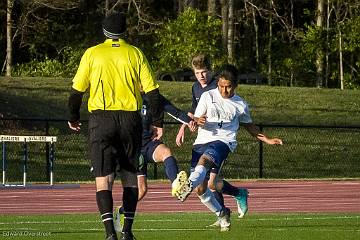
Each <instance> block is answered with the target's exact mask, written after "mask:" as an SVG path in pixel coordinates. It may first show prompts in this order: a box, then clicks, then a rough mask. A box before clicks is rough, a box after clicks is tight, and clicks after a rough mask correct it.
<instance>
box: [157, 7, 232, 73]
mask: <svg viewBox="0 0 360 240" xmlns="http://www.w3.org/2000/svg"><path fill="white" fill-rule="evenodd" d="M156 36H157V39H158V41H157V44H156V45H155V48H156V53H157V55H156V56H155V57H156V59H154V61H153V66H154V67H155V68H156V69H158V70H161V71H168V70H171V71H173V70H176V69H179V68H186V67H189V65H190V59H191V57H192V56H193V55H195V54H196V53H199V52H203V53H207V54H209V56H210V57H211V58H212V59H213V64H214V65H215V66H217V65H220V64H222V63H224V62H225V59H226V54H225V52H224V50H223V48H222V42H221V41H222V36H221V20H219V19H217V18H214V17H209V16H208V15H207V14H206V13H202V12H200V11H199V10H196V9H191V8H188V9H186V10H185V11H184V12H183V13H181V14H180V15H179V16H178V18H177V19H175V20H173V21H169V22H167V23H166V24H164V26H163V27H162V28H160V29H159V30H157V31H156Z"/></svg>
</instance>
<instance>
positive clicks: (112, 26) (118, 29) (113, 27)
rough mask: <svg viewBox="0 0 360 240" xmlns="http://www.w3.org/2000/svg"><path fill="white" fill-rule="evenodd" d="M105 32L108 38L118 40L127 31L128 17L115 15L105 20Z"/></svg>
mask: <svg viewBox="0 0 360 240" xmlns="http://www.w3.org/2000/svg"><path fill="white" fill-rule="evenodd" d="M102 25H103V32H104V34H105V36H106V37H107V38H111V39H118V38H120V36H121V34H123V33H124V32H125V31H126V15H125V14H123V13H113V14H111V15H109V16H107V17H105V19H104V20H103V24H102Z"/></svg>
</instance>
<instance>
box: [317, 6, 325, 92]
mask: <svg viewBox="0 0 360 240" xmlns="http://www.w3.org/2000/svg"><path fill="white" fill-rule="evenodd" d="M323 19H324V0H318V4H317V17H316V26H317V27H318V29H319V30H322V29H323V28H324V21H323ZM323 65H324V50H323V49H321V48H318V50H317V52H316V75H317V83H316V85H317V87H318V88H321V87H323V76H324V67H323Z"/></svg>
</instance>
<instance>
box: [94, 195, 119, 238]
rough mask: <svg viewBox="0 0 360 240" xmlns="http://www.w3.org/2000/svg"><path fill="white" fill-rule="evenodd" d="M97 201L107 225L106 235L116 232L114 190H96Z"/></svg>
mask: <svg viewBox="0 0 360 240" xmlns="http://www.w3.org/2000/svg"><path fill="white" fill-rule="evenodd" d="M96 202H97V205H98V209H99V212H100V215H101V220H102V221H103V223H104V226H105V231H106V236H109V235H110V234H115V229H114V221H113V198H112V191H109V190H102V191H98V192H96Z"/></svg>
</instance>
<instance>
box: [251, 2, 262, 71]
mask: <svg viewBox="0 0 360 240" xmlns="http://www.w3.org/2000/svg"><path fill="white" fill-rule="evenodd" d="M251 12H252V17H253V24H254V32H255V60H256V66H255V67H256V72H258V70H259V65H260V53H259V26H258V24H257V21H256V12H255V8H254V7H253V6H251Z"/></svg>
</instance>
